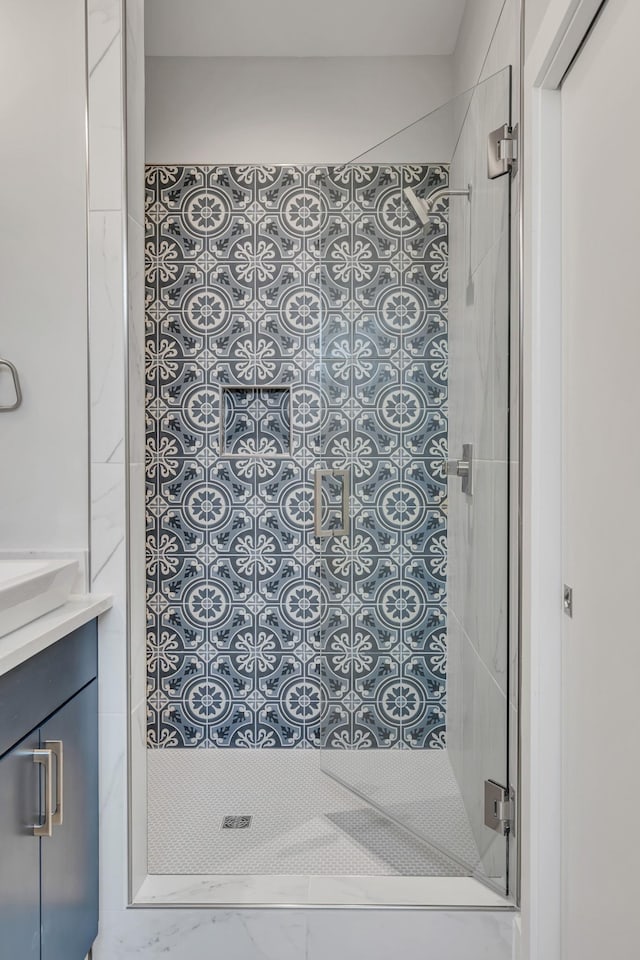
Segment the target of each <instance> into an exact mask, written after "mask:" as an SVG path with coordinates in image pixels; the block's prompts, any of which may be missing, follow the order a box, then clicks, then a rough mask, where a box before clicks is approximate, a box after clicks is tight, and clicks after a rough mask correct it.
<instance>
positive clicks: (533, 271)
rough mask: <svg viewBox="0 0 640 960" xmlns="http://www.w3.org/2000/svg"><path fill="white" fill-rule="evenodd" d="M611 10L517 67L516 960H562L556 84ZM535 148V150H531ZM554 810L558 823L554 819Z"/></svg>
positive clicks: (576, 20) (573, 12)
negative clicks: (521, 241) (519, 551)
mask: <svg viewBox="0 0 640 960" xmlns="http://www.w3.org/2000/svg"><path fill="white" fill-rule="evenodd" d="M605 2H608V0H550V2H549V5H548V8H547V12H546V14H545V17H544V19H543V21H542V23H541V26H540V29H539V31H538V34H537V36H536V38H535V40H534V42H533V45H532V47H531V49H530V51H529V54H528V56H527V57H526V58H525V61H524V83H523V97H524V111H523V113H524V141H525V150H526V152H525V155H524V156H525V160H524V176H523V192H524V197H523V201H524V204H523V206H524V222H525V224H526V234H525V236H526V240H525V249H524V257H523V268H524V269H523V310H522V316H523V329H522V357H523V363H522V376H523V382H522V391H523V394H522V400H523V417H522V429H523V449H522V453H523V460H522V501H521V502H522V525H523V542H524V544H525V545H526V549H525V550H524V551H523V557H522V562H523V571H522V614H521V616H522V711H523V717H522V761H521V762H522V807H523V810H522V827H523V829H522V839H521V844H522V859H521V878H522V881H521V882H522V888H521V904H522V927H521V940H520V956H521V958H522V960H561V934H562V904H561V894H562V822H563V821H564V810H563V808H562V676H561V651H562V636H563V613H562V490H563V475H562V448H563V442H562V418H561V417H559V416H558V411H559V410H562V96H561V91H560V85H561V82H562V79H563V77H564V75H565V73H566V71H567V69H568V68H569V66H570V64H571V63H572V61H573V59H574V58H575V56H576V54H577V53H578V52H579V50H580V47H581V46H582V43H583V41H584V39H585V37H586V35H587V34H588V32H589V30H590V28H591V25H592V24H593V21H594V19H595V18H596V16H597V14H598V12H599V10H600V9H601V8H602V7H603V5H604V3H605ZM529 144H531V147H529ZM559 811H560V816H558V812H559Z"/></svg>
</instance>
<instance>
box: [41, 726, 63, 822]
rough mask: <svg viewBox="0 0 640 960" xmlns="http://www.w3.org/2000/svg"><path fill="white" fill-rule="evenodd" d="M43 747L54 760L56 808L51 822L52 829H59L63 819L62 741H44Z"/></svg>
mask: <svg viewBox="0 0 640 960" xmlns="http://www.w3.org/2000/svg"><path fill="white" fill-rule="evenodd" d="M44 745H45V747H46V748H47V750H50V751H51V753H52V754H53V755H54V757H55V758H56V806H55V810H54V811H53V817H52V822H53V825H54V827H61V826H62V822H63V819H64V744H63V743H62V740H45V744H44Z"/></svg>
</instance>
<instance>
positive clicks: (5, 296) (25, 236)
mask: <svg viewBox="0 0 640 960" xmlns="http://www.w3.org/2000/svg"><path fill="white" fill-rule="evenodd" d="M84 73H85V67H84V3H83V0H57V2H56V3H55V4H52V3H51V2H50V0H31V2H30V3H28V4H26V3H24V0H0V125H1V128H2V136H1V137H0V170H1V171H2V176H1V177H0V209H1V210H2V230H1V231H0V356H3V357H6V358H8V359H9V360H12V361H13V362H14V363H15V364H16V366H17V367H18V370H19V373H20V378H21V381H22V389H23V393H24V402H23V405H22V407H21V408H20V409H19V410H17V411H15V412H12V413H3V414H0V464H1V468H0V503H1V504H2V506H1V508H0V547H1V548H2V549H4V550H17V551H25V550H36V551H38V550H40V551H45V552H46V551H49V552H56V551H66V550H72V551H74V552H75V551H86V549H87V546H88V493H87V491H88V471H87V449H88V433H87V431H88V426H87V280H86V270H87V252H86V233H87V231H86V145H85V77H84ZM10 399H12V388H11V385H10V379H9V376H8V374H7V373H6V372H4V373H2V375H1V376H0V402H1V403H7V402H9V400H10Z"/></svg>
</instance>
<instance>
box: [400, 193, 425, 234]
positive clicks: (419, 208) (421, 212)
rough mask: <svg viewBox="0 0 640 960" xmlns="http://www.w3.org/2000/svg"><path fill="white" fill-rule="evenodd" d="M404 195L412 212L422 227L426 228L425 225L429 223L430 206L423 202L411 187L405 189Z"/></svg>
mask: <svg viewBox="0 0 640 960" xmlns="http://www.w3.org/2000/svg"><path fill="white" fill-rule="evenodd" d="M404 195H405V197H406V198H407V200H408V201H409V203H410V204H411V206H412V207H413V212H414V213H415V215H416V216H417V218H418V220H419V221H420V223H421V224H422V226H423V227H426V225H427V224H428V223H429V214H430V213H431V205H430V204H429V203H427V201H426V200H423V199H422V197H419V196H418V194H417V193H416V192H415V190H414V189H413V187H405V188H404Z"/></svg>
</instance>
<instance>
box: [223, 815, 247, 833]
mask: <svg viewBox="0 0 640 960" xmlns="http://www.w3.org/2000/svg"><path fill="white" fill-rule="evenodd" d="M252 819H253V818H252V817H224V818H223V820H222V829H223V830H246V829H247V827H250V826H251V820H252Z"/></svg>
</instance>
